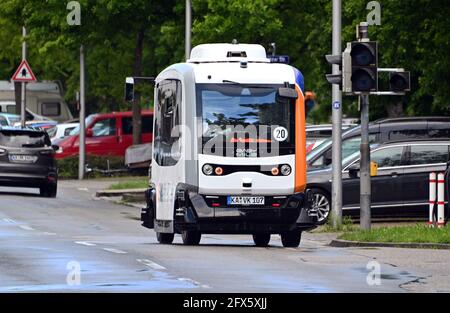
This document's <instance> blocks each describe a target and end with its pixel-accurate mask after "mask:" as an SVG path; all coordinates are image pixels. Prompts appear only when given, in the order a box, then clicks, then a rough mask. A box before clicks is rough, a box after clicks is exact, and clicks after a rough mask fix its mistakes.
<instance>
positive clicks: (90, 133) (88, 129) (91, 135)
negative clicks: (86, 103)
mask: <svg viewBox="0 0 450 313" xmlns="http://www.w3.org/2000/svg"><path fill="white" fill-rule="evenodd" d="M93 136H94V132H93V131H92V128H87V129H86V137H93Z"/></svg>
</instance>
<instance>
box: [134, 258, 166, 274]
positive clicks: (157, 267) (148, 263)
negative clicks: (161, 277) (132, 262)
mask: <svg viewBox="0 0 450 313" xmlns="http://www.w3.org/2000/svg"><path fill="white" fill-rule="evenodd" d="M136 261H138V262H139V263H141V264H144V265H146V266H148V267H151V268H152V269H154V270H162V271H164V270H166V268H165V267H164V266H162V265H159V264H158V263H155V262H153V261H150V260H147V259H137V260H136Z"/></svg>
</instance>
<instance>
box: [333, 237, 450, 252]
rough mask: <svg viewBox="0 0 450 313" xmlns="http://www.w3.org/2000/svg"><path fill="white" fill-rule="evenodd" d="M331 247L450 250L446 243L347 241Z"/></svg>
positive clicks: (340, 241)
mask: <svg viewBox="0 0 450 313" xmlns="http://www.w3.org/2000/svg"><path fill="white" fill-rule="evenodd" d="M330 246H331V247H335V248H348V247H374V248H382V247H384V248H408V249H440V250H450V244H446V243H403V242H399V243H396V242H362V241H347V240H339V239H335V240H332V241H331V243H330Z"/></svg>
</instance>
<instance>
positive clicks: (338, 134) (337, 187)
mask: <svg viewBox="0 0 450 313" xmlns="http://www.w3.org/2000/svg"><path fill="white" fill-rule="evenodd" d="M341 36H342V1H341V0H333V49H332V53H333V55H339V54H341V53H342V44H341V38H342V37H341ZM333 74H334V75H336V74H339V65H333ZM332 88H333V89H332V102H333V109H332V122H333V134H332V140H333V145H332V147H333V148H332V171H333V173H332V195H331V202H332V204H331V205H332V215H331V218H332V223H333V227H334V228H337V227H338V226H339V225H341V224H342V147H341V144H342V92H341V90H340V87H339V85H336V84H334V85H333V87H332Z"/></svg>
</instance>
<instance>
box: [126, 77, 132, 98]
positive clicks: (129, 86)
mask: <svg viewBox="0 0 450 313" xmlns="http://www.w3.org/2000/svg"><path fill="white" fill-rule="evenodd" d="M125 101H127V102H133V101H134V78H133V77H127V79H126V81H125Z"/></svg>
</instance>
